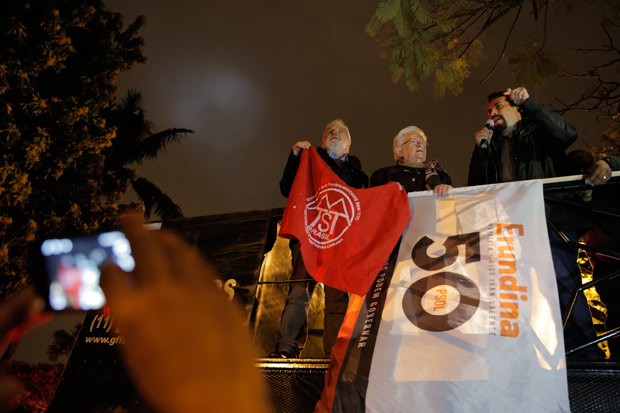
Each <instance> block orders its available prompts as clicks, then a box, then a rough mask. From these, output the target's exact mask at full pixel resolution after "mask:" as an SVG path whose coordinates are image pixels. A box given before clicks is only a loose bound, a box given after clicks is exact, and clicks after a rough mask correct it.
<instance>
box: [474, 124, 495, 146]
mask: <svg viewBox="0 0 620 413" xmlns="http://www.w3.org/2000/svg"><path fill="white" fill-rule="evenodd" d="M492 136H493V131H492V130H491V129H489V128H487V127H486V126H485V127H484V128H482V129H480V130H479V131H478V132H476V133H475V134H474V137H475V138H476V146H481V145H482V143H483V142H485V141H486V146H482V147H484V148H486V147H487V146H488V145H489V144H490V143H491V137H492Z"/></svg>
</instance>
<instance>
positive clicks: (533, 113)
mask: <svg viewBox="0 0 620 413" xmlns="http://www.w3.org/2000/svg"><path fill="white" fill-rule="evenodd" d="M519 112H521V121H520V122H519V125H518V128H517V130H516V131H515V132H514V133H513V137H512V139H514V157H515V159H514V161H515V180H516V181H522V180H526V179H540V178H552V177H555V176H563V175H566V174H567V173H568V171H567V170H568V164H567V160H566V154H565V150H566V149H567V148H568V147H569V146H570V145H571V144H572V143H573V142H575V140H576V139H577V131H576V130H575V127H574V126H573V125H571V124H570V123H567V122H565V121H564V119H562V117H561V116H560V115H558V114H557V113H555V112H554V111H552V110H551V109H549V108H547V107H546V106H544V105H542V104H540V103H538V102H537V101H536V100H534V98H532V97H530V98H529V99H527V100H526V101H525V102H524V103H523V104H522V105H521V106H520V107H519ZM504 141H505V138H504V137H503V136H501V134H499V133H494V134H493V137H492V138H491V142H490V144H489V146H488V147H487V148H481V147H479V146H476V147H475V148H474V152H473V154H472V157H471V161H470V163H469V178H468V181H467V184H468V185H485V184H494V183H499V182H503V178H502V164H501V154H502V145H503V143H504Z"/></svg>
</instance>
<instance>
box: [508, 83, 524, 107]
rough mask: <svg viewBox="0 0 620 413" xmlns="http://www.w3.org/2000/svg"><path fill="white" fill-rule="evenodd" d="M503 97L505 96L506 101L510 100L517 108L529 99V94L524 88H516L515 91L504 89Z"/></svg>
mask: <svg viewBox="0 0 620 413" xmlns="http://www.w3.org/2000/svg"><path fill="white" fill-rule="evenodd" d="M504 95H506V96H507V98H508V100H511V101H512V103H514V104H515V105H517V106H521V105H522V104H523V102H525V101H526V100H528V99H529V97H530V94H529V93H528V92H527V89H526V88H524V87H518V88H516V89H510V88H508V89H506V91H505V92H504Z"/></svg>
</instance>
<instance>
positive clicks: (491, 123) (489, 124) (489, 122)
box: [480, 119, 495, 148]
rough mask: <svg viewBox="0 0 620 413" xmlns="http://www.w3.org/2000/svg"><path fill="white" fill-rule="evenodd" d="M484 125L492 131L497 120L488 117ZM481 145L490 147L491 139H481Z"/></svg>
mask: <svg viewBox="0 0 620 413" xmlns="http://www.w3.org/2000/svg"><path fill="white" fill-rule="evenodd" d="M484 127H485V128H487V129H488V130H490V131H492V130H493V128H494V127H495V122H494V121H493V119H487V121H486V122H485V123H484ZM480 147H481V148H488V147H489V141H488V140H486V139H482V140H481V141H480Z"/></svg>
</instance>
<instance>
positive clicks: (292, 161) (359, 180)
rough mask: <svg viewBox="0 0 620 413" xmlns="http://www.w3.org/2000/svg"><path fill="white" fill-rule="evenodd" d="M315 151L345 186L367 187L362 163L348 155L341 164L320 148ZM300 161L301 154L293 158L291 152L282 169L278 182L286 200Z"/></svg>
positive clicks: (366, 176)
mask: <svg viewBox="0 0 620 413" xmlns="http://www.w3.org/2000/svg"><path fill="white" fill-rule="evenodd" d="M316 151H317V152H318V153H319V155H320V156H321V159H323V161H325V163H326V164H327V166H329V167H330V168H331V170H332V171H334V172H335V173H336V175H338V177H339V178H340V179H342V180H343V181H344V182H345V183H346V184H347V185H349V186H352V187H353V188H358V189H359V188H367V187H368V175H366V174H365V173H364V172H363V171H362V163H361V162H360V160H359V159H358V158H356V157H355V156H352V155H348V160H347V161H346V162H343V161H340V160H335V159H332V158H330V157H329V155H328V154H327V151H326V150H325V149H323V148H321V147H319V148H317V149H316ZM300 161H301V154H300V156H295V155H294V154H293V151H291V153H290V154H289V156H288V161H287V162H286V166H285V167H284V172H283V173H282V179H281V180H280V192H281V193H282V195H284V196H285V197H286V198H288V196H289V194H290V192H291V187H292V186H293V181H294V180H295V175H296V174H297V169H299V162H300Z"/></svg>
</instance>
